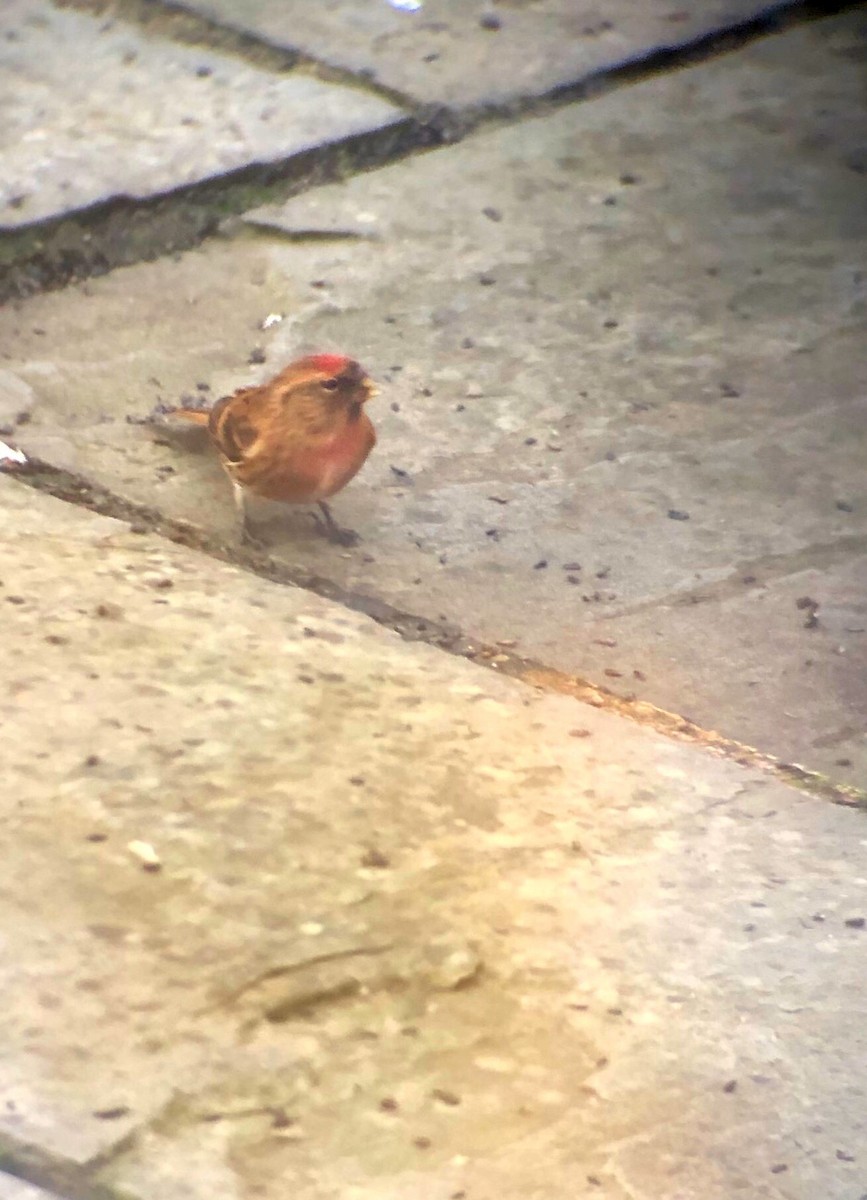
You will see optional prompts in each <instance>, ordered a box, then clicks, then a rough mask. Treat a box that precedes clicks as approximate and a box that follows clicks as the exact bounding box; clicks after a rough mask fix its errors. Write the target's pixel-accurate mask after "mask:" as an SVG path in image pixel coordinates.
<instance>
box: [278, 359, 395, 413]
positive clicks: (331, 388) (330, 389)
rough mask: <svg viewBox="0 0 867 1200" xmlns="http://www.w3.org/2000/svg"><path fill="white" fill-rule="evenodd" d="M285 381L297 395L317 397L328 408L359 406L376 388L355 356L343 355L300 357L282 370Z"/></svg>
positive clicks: (375, 391)
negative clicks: (353, 357) (347, 356)
mask: <svg viewBox="0 0 867 1200" xmlns="http://www.w3.org/2000/svg"><path fill="white" fill-rule="evenodd" d="M284 376H285V377H286V382H287V383H291V389H292V391H293V392H294V393H295V395H296V396H297V395H298V394H299V393H303V394H304V395H305V397H306V398H307V399H310V400H319V401H321V402H322V404H323V405H325V406H326V407H327V408H329V409H334V408H343V407H346V408H356V409H357V408H360V406H361V405H362V404H365V403H366V402H367V401H368V400H369V399H370V398H371V397H372V396H375V395H376V394H377V390H378V389H377V387H376V385H375V384H374V383H373V381H372V380H371V379H370V378H369V376H368V375H367V372H366V371H365V370H364V368H363V367H361V366H360V365H359V364H358V363H357V362H356V361H355V359H352V358H346V357H345V356H344V355H342V354H311V355H309V356H308V357H307V358H299V359H298V361H297V362H294V363H293V364H292V366H291V367H288V368H287V370H286V371H285V372H284Z"/></svg>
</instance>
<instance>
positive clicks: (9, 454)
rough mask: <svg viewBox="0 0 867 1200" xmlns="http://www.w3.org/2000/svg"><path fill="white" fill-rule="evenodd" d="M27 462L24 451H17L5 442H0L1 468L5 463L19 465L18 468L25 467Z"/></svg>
mask: <svg viewBox="0 0 867 1200" xmlns="http://www.w3.org/2000/svg"><path fill="white" fill-rule="evenodd" d="M26 462H27V455H26V454H25V453H24V452H23V451H22V450H17V449H16V448H15V447H14V446H7V445H6V443H5V442H0V467H2V466H3V465H4V464H5V463H17V464H18V466H23V464H24V463H26Z"/></svg>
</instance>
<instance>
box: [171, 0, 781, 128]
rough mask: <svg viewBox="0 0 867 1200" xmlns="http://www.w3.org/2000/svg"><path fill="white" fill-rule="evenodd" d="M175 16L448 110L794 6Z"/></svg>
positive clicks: (269, 9) (280, 4) (520, 92)
mask: <svg viewBox="0 0 867 1200" xmlns="http://www.w3.org/2000/svg"><path fill="white" fill-rule="evenodd" d="M179 7H182V8H186V9H189V10H191V11H193V12H196V13H200V14H202V15H204V16H207V17H210V18H212V19H215V20H217V21H219V22H220V23H222V24H225V25H228V26H230V27H231V28H234V29H239V30H243V31H244V32H245V33H251V34H254V35H255V36H257V37H262V38H265V39H266V40H267V41H268V42H270V43H272V44H274V45H277V46H280V47H284V48H288V49H292V50H300V51H302V52H303V53H305V54H308V55H312V56H313V57H315V58H317V59H319V60H320V61H322V62H325V63H329V64H330V65H332V66H338V67H342V68H344V69H345V70H350V71H353V72H356V73H359V74H360V73H362V72H363V73H364V74H365V75H367V76H368V77H369V78H371V79H373V80H375V81H376V82H377V83H380V84H384V85H386V86H387V87H389V88H394V89H396V90H397V91H399V92H401V93H403V94H404V95H406V96H408V97H411V98H412V99H414V100H417V101H421V102H424V103H440V104H445V105H448V106H451V107H464V106H474V105H485V104H503V103H504V102H508V101H514V100H517V99H522V98H525V97H532V96H539V95H542V94H544V93H547V92H550V91H554V90H556V89H557V88H560V87H564V86H568V85H569V84H574V83H576V82H578V81H580V80H582V79H585V78H587V77H588V76H591V75H593V74H597V73H599V74H601V73H604V72H606V71H611V70H613V69H615V68H616V67H618V66H621V65H622V64H624V63H626V62H633V61H640V60H642V59H645V58H647V57H649V56H651V55H652V54H653V53H654V52H656V51H659V50H661V49H668V48H674V47H678V46H683V45H686V44H688V43H690V42H693V41H695V40H696V39H697V38H700V37H702V36H704V35H707V34H711V33H715V32H717V31H720V30H725V29H729V28H730V27H731V26H733V25H736V24H738V23H740V22H744V21H749V20H750V19H752V18H754V17H757V16H760V15H763V14H767V13H770V12H774V11H779V12H784V11H785V10H786V9H788V8H791V7H794V6H793V5H789V4H785V3H784V4H767V3H761V2H758V0H686V2H685V3H670V2H669V0H643V2H642V3H641V4H635V3H632V2H631V0H606V3H605V4H600V3H597V2H596V0H535V3H532V4H526V3H523V2H522V0H511V2H510V0H502V2H499V3H498V2H497V0H493V3H489V2H487V0H425V3H424V4H420V5H419V6H418V10H417V11H416V12H408V11H406V10H405V9H402V8H401V7H400V6H398V5H393V4H391V3H389V2H388V0H330V2H329V3H327V4H310V3H307V2H306V0H181V2H180V4H179Z"/></svg>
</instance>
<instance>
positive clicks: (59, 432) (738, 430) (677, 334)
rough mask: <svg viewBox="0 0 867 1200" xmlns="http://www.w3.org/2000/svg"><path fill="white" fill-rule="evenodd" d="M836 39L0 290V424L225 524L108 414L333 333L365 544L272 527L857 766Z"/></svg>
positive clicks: (271, 361)
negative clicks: (368, 394) (169, 250)
mask: <svg viewBox="0 0 867 1200" xmlns="http://www.w3.org/2000/svg"><path fill="white" fill-rule="evenodd" d="M864 44H865V43H864V19H863V16H858V15H853V16H849V17H847V18H843V19H839V20H835V21H832V22H826V23H823V24H821V25H815V26H811V27H809V28H805V29H802V30H799V31H796V32H792V33H789V34H787V35H785V36H783V37H780V38H774V39H770V40H768V41H767V42H765V43H762V44H760V45H755V46H753V47H751V48H750V49H749V50H747V51H744V52H742V53H740V54H738V55H734V56H728V57H726V58H724V59H721V60H718V61H716V62H714V63H712V64H707V65H705V66H702V67H699V68H696V69H694V70H691V71H689V72H682V73H679V74H677V75H674V76H671V77H667V78H660V79H656V80H654V81H652V82H648V83H645V84H642V85H641V86H639V87H635V88H633V89H630V90H628V91H623V92H620V93H619V94H616V95H609V96H606V97H603V98H601V99H599V100H597V101H594V102H591V103H587V104H584V105H580V106H576V107H573V108H571V109H569V110H568V111H563V112H561V113H559V114H558V115H556V116H554V117H550V118H546V119H544V120H538V121H533V122H527V123H524V124H521V125H520V126H516V127H512V128H509V129H504V130H501V131H498V132H495V133H489V134H486V135H484V136H478V137H474V138H473V139H471V140H470V141H469V142H467V143H466V144H464V145H461V146H457V147H450V148H448V149H447V150H442V151H438V152H434V153H430V154H427V155H424V156H422V157H420V158H416V159H413V160H412V161H410V162H407V163H404V164H401V165H398V166H394V167H391V168H388V169H386V170H382V171H379V172H373V173H369V174H367V175H364V176H361V177H358V178H356V179H354V180H352V181H350V182H348V183H347V184H345V185H343V186H340V187H332V188H327V189H321V190H319V191H317V192H312V193H309V194H308V195H305V196H302V197H298V198H297V199H296V200H293V201H291V202H290V203H289V204H288V205H287V206H286V207H285V208H284V209H282V210H273V209H272V210H259V211H258V212H257V213H256V214H255V219H256V221H257V222H259V223H261V222H265V223H268V222H271V223H273V224H274V225H275V226H277V227H279V229H288V230H290V231H310V230H317V229H322V230H325V231H333V230H335V229H353V228H354V229H357V230H359V231H364V232H368V231H372V232H375V233H377V234H378V237H377V238H371V237H365V238H357V239H347V238H341V239H335V240H333V241H327V240H326V241H309V242H301V243H297V242H292V243H287V241H286V239H285V238H282V237H280V238H277V239H274V240H269V239H268V238H267V236H266V237H263V236H262V234H261V231H260V232H259V233H257V234H256V235H255V236H254V235H253V234H252V233H251V234H250V236H249V237H248V238H246V239H244V238H238V239H236V240H228V241H227V242H226V244H225V245H215V244H212V245H211V246H209V247H208V248H207V249H206V250H203V251H202V252H200V253H197V254H192V255H189V256H187V257H185V258H184V259H182V260H181V261H179V262H177V263H168V262H163V263H159V264H153V265H148V266H143V267H140V268H136V269H134V270H130V271H121V272H117V273H115V274H114V275H112V276H111V277H108V278H105V279H101V280H99V281H96V282H94V283H92V284H90V285H88V286H87V287H86V288H82V289H78V290H73V291H70V292H69V293H67V294H65V295H63V296H60V295H52V296H44V297H41V298H36V299H34V300H33V301H30V302H28V303H27V304H25V305H23V306H17V307H13V306H10V307H9V308H8V310H7V312H6V313H5V314H3V315H0V332H2V340H3V344H4V345H5V346H6V347H7V351H6V353H7V354H8V355H9V363H8V365H9V367H10V368H11V369H13V370H14V371H16V372H17V373H19V374H20V375H21V376H22V377H23V378H25V379H26V380H28V381H29V382H30V383H31V384H32V385H33V386H34V387H35V388H36V389H37V392H38V395H39V408H38V410H37V414H36V416H35V417H34V420H33V422H31V424H30V425H29V426H28V427H27V429H26V430H23V431H22V436H21V442H22V445H23V447H24V449H31V450H33V451H34V452H36V453H41V454H43V455H44V456H46V457H49V458H52V459H53V458H57V459H59V460H60V461H62V462H63V463H64V464H68V465H71V466H74V467H76V468H77V469H80V470H83V471H85V472H86V473H88V474H91V475H93V476H95V477H96V478H98V479H99V480H101V481H103V482H105V483H107V484H108V485H109V486H111V487H113V488H114V489H116V490H118V491H121V492H122V493H123V494H125V495H128V496H132V497H134V498H136V499H138V500H141V501H143V502H146V503H155V504H157V505H158V506H159V507H161V508H163V509H164V510H165V511H167V512H169V513H171V514H173V515H176V516H182V517H185V518H187V519H191V520H195V521H200V522H205V523H207V524H208V525H212V526H213V527H214V528H217V529H221V530H223V531H224V532H225V533H226V535H227V536H234V514H233V508H232V503H231V498H230V495H229V490H228V488H227V487H226V483H225V480H224V478H223V475H222V472H221V471H220V469H219V468H218V467H217V465H216V463H214V461H213V459H212V458H210V457H206V456H199V457H196V456H195V455H193V454H192V453H190V452H189V451H188V450H187V449H185V448H183V447H179V446H173V445H165V444H154V443H153V441H152V439H151V435H149V434H147V433H146V432H145V431H143V430H142V429H141V428H139V427H132V426H128V425H126V424H125V423H124V419H123V418H124V417H125V416H127V415H131V414H136V413H138V414H142V413H145V412H147V411H148V410H150V408H151V406H152V405H153V403H154V401H155V400H156V399H157V398H158V397H161V398H162V399H163V400H171V399H173V398H177V397H178V396H179V395H181V394H183V393H192V392H195V390H196V384H197V383H205V384H207V385H209V386H210V387H211V389H212V394H215V395H218V394H220V393H221V392H223V391H226V390H229V389H230V388H232V387H235V386H237V385H239V384H242V383H247V382H253V381H256V380H258V379H261V378H263V377H265V376H267V375H268V374H270V373H271V372H272V371H273V370H275V369H276V368H277V367H279V366H282V365H283V364H284V363H285V362H286V361H287V360H288V359H289V358H291V357H292V356H293V355H295V354H297V353H299V352H300V351H302V350H305V349H308V348H310V347H320V348H322V347H337V348H339V349H345V350H349V351H352V352H353V353H355V354H357V355H358V356H359V357H360V358H362V360H363V361H365V363H366V364H367V365H368V366H369V368H370V369H371V370H373V371H374V373H375V374H378V375H379V376H380V378H381V379H382V380H383V382H385V383H386V384H387V387H386V389H385V393H384V395H383V398H382V399H381V400H379V401H377V402H376V406H377V407H376V419H377V422H378V425H379V427H380V434H381V436H380V444H379V447H378V449H377V451H376V454H375V455H374V456H373V457H372V459H371V461H370V463H369V465H368V466H367V467H366V468H365V471H364V472H363V474H362V475H361V477H360V478H359V479H358V480H357V481H355V482H354V483H353V484H352V486H351V488H350V489H349V490H348V491H347V493H346V494H345V495H344V496H342V497H340V498H339V499H338V502H337V507H338V510H339V511H340V512H341V516H342V518H343V519H344V520H345V521H347V522H349V523H351V524H353V525H354V526H355V527H356V528H357V529H358V530H359V531H360V532H361V534H362V535H363V537H364V539H365V544H364V545H363V546H362V547H361V548H360V549H359V550H358V551H354V552H345V551H340V550H338V549H335V548H334V547H332V546H328V545H326V544H324V543H323V542H322V540H321V538H319V537H318V536H317V535H316V534H315V532H314V531H313V529H312V525H311V522H310V521H309V519H308V518H307V517H306V516H305V515H302V514H297V513H296V514H292V513H288V514H283V515H282V516H281V517H280V520H279V521H277V520H275V522H274V523H273V525H272V527H271V531H270V532H271V535H272V537H273V538H274V540H275V553H277V554H278V555H280V554H282V555H285V556H287V557H288V558H289V559H290V560H291V561H299V560H301V561H303V562H304V563H305V565H308V566H312V567H314V568H315V569H317V570H319V571H320V572H321V573H322V574H325V575H328V576H330V577H332V578H335V579H336V580H337V581H338V582H340V583H341V584H343V585H344V586H346V587H349V588H355V589H358V590H362V591H366V592H369V593H373V594H380V595H383V596H384V597H386V598H387V599H389V600H390V601H392V602H394V603H396V604H398V605H400V606H402V607H404V608H406V609H409V610H410V611H422V612H423V613H424V614H426V615H429V616H434V617H436V616H439V615H441V614H442V615H445V616H446V617H447V618H448V619H449V620H451V621H452V622H454V623H456V624H459V625H461V626H463V627H464V628H465V629H466V630H467V631H468V632H470V633H472V634H474V635H476V636H484V637H486V638H489V639H492V640H493V639H499V638H506V639H510V640H511V639H516V640H517V643H518V648H519V650H523V651H525V652H527V653H530V654H534V655H537V656H539V657H541V658H543V659H545V660H546V661H548V662H550V663H552V664H553V665H556V666H560V667H563V668H566V669H568V670H574V671H577V672H579V673H587V674H589V675H591V676H595V677H596V678H599V679H601V680H602V681H603V682H605V683H606V684H607V685H608V686H610V687H611V688H612V689H614V690H617V691H620V692H622V693H635V694H637V695H638V696H640V697H641V698H644V699H649V700H652V701H654V702H656V703H659V704H662V705H664V706H666V707H669V708H672V709H674V710H678V711H683V712H686V713H688V714H689V715H691V716H692V717H694V718H695V719H697V720H699V721H700V722H702V723H704V724H706V725H710V726H713V727H715V728H720V729H722V730H723V732H725V733H727V734H729V735H730V736H735V737H738V738H741V739H742V740H744V741H747V742H749V743H752V744H758V745H759V746H760V747H762V748H763V749H766V750H770V751H772V752H775V753H778V754H780V755H781V756H783V757H785V758H788V759H794V760H796V761H800V762H806V763H808V764H813V765H818V766H819V767H822V768H828V769H829V770H831V771H832V773H833V774H835V775H836V776H838V777H842V778H849V779H853V780H855V781H857V782H861V783H863V782H864V780H865V775H864V770H863V763H864V759H863V754H864V742H863V727H864V718H865V715H867V694H865V678H867V661H865V653H867V651H865V642H867V634H865V633H864V628H865V625H867V620H865V619H864V611H863V598H862V596H863V587H864V583H863V581H864V571H865V567H864V562H865V551H867V490H865V482H864V480H865V476H864V471H863V462H864V406H865V396H867V371H865V365H864V356H863V345H864V315H865V290H864V289H865V279H867V274H865V270H864V261H865V235H867V224H865V220H864V213H865V211H867V209H865V207H864V204H863V192H864V176H863V174H859V173H858V172H857V171H855V170H853V169H852V168H851V165H850V160H851V157H852V154H853V152H854V148H855V147H857V146H858V145H859V144H860V142H862V141H863V110H862V107H861V105H862V90H863V82H862V81H863V75H862V71H861V67H862V62H861V59H860V58H859V55H862V54H863V51H864ZM491 281H493V282H491ZM270 313H276V314H283V315H284V316H285V319H284V320H283V321H282V323H279V324H276V325H273V326H272V327H271V328H269V329H268V330H267V331H263V330H262V329H261V324H262V322H263V319H264V318H265V317H266V316H267V315H268V314H270ZM256 346H259V347H264V348H265V350H266V352H267V362H266V363H265V364H264V365H261V366H255V365H254V366H248V365H246V364H247V359H248V357H249V355H250V351H251V350H252V349H253V348H254V347H256ZM394 405H397V406H398V407H397V411H395V410H394V407H393V406H394ZM160 437H161V440H162V441H163V442H164V441H165V438H164V437H162V435H160ZM396 471H401V472H405V473H406V474H403V475H398V474H396ZM669 513H673V514H674V516H673V517H671V516H669ZM684 514H685V515H687V516H688V519H685V520H684V519H677V518H678V517H679V516H683V515H684ZM571 563H579V564H580V569H572V568H570V567H569V564H571ZM542 564H547V565H542ZM805 596H806V597H809V598H812V599H814V600H816V601H817V602H818V604H819V613H818V617H819V620H818V624H817V626H816V627H815V628H813V629H807V628H805V622H806V619H807V617H808V616H809V611H808V610H801V609H798V608H797V607H796V602H797V601H798V600H799V599H802V598H804V597H805ZM585 597H586V598H585ZM612 642H613V643H615V644H614V645H612V644H611V643H612ZM808 660H810V661H809V663H808ZM845 759H848V760H849V761H850V763H851V764H852V765H851V766H847V765H845V763H842V762H840V761H839V760H845Z"/></svg>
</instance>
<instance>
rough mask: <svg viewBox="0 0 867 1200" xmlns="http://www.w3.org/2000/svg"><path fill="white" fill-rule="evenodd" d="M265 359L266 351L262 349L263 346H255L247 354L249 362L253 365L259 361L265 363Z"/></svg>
mask: <svg viewBox="0 0 867 1200" xmlns="http://www.w3.org/2000/svg"><path fill="white" fill-rule="evenodd" d="M264 361H265V351H264V350H263V349H262V347H261V346H254V347H253V349H252V350H251V351H250V353H249V355H248V356H247V362H248V363H249V364H250V365H251V366H255V365H256V364H257V363H263V362H264Z"/></svg>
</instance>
